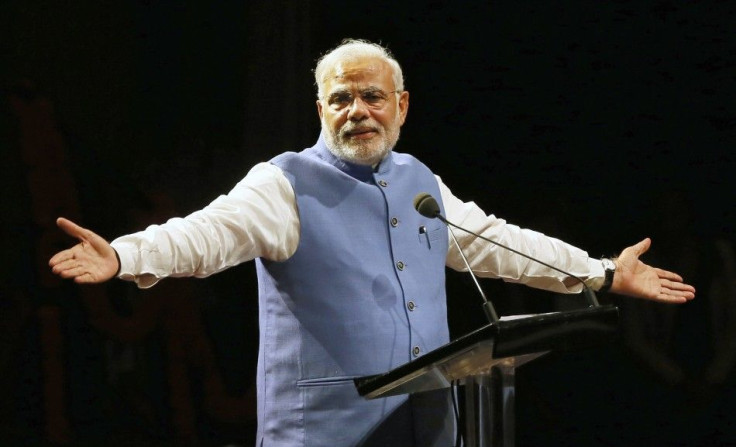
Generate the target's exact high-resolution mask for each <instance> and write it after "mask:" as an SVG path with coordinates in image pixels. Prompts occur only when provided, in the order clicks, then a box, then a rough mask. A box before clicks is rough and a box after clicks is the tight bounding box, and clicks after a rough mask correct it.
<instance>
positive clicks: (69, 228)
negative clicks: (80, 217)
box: [56, 217, 86, 240]
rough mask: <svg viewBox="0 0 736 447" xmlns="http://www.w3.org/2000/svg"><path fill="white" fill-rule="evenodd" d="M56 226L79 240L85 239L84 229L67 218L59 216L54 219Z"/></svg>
mask: <svg viewBox="0 0 736 447" xmlns="http://www.w3.org/2000/svg"><path fill="white" fill-rule="evenodd" d="M56 226H58V227H59V228H61V229H62V230H63V231H64V233H66V234H68V235H69V236H71V237H73V238H76V239H79V240H84V239H85V233H86V231H85V229H84V228H82V227H80V226H79V225H77V224H75V223H74V222H72V221H71V220H69V219H65V218H63V217H59V218H58V219H56Z"/></svg>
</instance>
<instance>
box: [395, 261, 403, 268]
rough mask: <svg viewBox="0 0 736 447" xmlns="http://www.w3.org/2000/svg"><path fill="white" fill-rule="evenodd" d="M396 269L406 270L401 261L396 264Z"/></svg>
mask: <svg viewBox="0 0 736 447" xmlns="http://www.w3.org/2000/svg"><path fill="white" fill-rule="evenodd" d="M396 268H397V269H399V270H404V263H403V262H401V261H399V262H397V263H396Z"/></svg>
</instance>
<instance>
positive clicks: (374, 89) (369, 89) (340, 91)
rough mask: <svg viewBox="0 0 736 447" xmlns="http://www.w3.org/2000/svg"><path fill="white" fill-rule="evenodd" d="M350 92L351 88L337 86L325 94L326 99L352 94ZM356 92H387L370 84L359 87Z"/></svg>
mask: <svg viewBox="0 0 736 447" xmlns="http://www.w3.org/2000/svg"><path fill="white" fill-rule="evenodd" d="M352 93H353V92H352V91H351V89H348V88H344V87H339V88H337V89H336V90H334V91H332V92H330V94H329V95H327V99H332V98H334V97H336V96H339V95H344V94H352ZM358 93H359V94H361V95H362V94H365V93H382V94H384V95H386V94H387V93H386V92H385V91H383V89H381V88H380V87H376V86H375V85H370V86H368V87H366V88H362V89H359V90H358Z"/></svg>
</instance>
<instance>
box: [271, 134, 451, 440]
mask: <svg viewBox="0 0 736 447" xmlns="http://www.w3.org/2000/svg"><path fill="white" fill-rule="evenodd" d="M271 162H272V163H273V164H274V165H276V166H278V167H280V168H281V169H282V170H283V172H284V174H285V175H286V177H287V178H288V179H289V181H290V182H291V184H292V186H293V188H294V192H295V194H296V203H297V207H298V210H299V216H300V223H301V228H300V240H299V245H298V248H297V250H296V252H295V253H294V255H293V256H292V257H291V258H289V259H288V260H286V261H284V262H273V261H268V260H264V259H258V260H257V271H258V283H259V324H260V347H259V358H258V374H257V376H258V379H257V382H258V418H259V427H258V440H259V443H261V445H265V446H279V447H282V446H353V445H362V446H368V445H376V446H378V445H380V446H389V445H397V446H399V445H400V446H403V447H406V446H412V445H417V446H418V445H421V446H423V447H424V446H431V445H434V444H435V443H436V442H440V443H441V445H450V444H451V443H452V442H453V438H452V410H451V407H449V406H448V403H449V401H448V399H447V394H448V393H447V392H445V391H443V392H442V393H437V392H430V393H420V394H418V395H415V396H412V397H408V396H396V397H391V398H386V399H376V400H366V399H364V398H362V397H360V396H358V394H357V391H356V390H355V387H354V385H353V382H352V379H353V378H355V377H358V376H363V375H368V374H378V373H382V372H386V371H388V370H390V369H392V368H395V367H397V366H399V365H401V364H404V363H406V362H409V361H411V360H413V359H415V358H417V357H418V356H421V355H422V354H424V353H426V352H429V351H431V350H433V349H435V348H437V347H439V346H441V345H443V344H445V343H447V342H448V341H449V333H448V327H447V310H446V298H445V259H446V255H447V229H446V228H445V227H444V225H443V224H442V223H441V222H440V221H439V220H436V219H434V220H433V219H427V218H425V217H423V216H421V215H420V214H419V213H417V212H416V210H415V209H414V207H413V199H414V196H415V195H416V194H418V193H420V192H428V193H430V194H432V195H433V196H434V197H436V198H438V200H439V198H440V191H439V187H438V185H437V181H436V179H435V177H434V175H433V174H432V173H431V172H430V170H429V169H428V168H427V167H426V166H424V165H423V164H421V163H420V162H419V161H418V160H416V159H415V158H414V157H412V156H410V155H406V154H399V153H391V154H390V155H389V156H388V157H387V158H386V159H385V160H384V161H382V162H381V164H380V165H379V166H378V168H377V169H376V170H375V171H374V169H373V168H371V167H368V166H360V165H355V164H351V163H347V162H344V161H342V160H339V159H337V158H336V157H335V156H334V155H333V154H332V153H331V152H329V150H328V149H327V148H326V147H325V145H324V142H323V140H322V138H320V140H319V141H318V143H317V144H316V145H315V146H314V147H312V148H309V149H305V150H304V151H302V152H300V153H293V152H289V153H284V154H282V155H280V156H278V157H276V158H274V159H273V160H272V161H271ZM440 207H441V208H442V204H441V203H440ZM443 213H444V209H443ZM448 420H449V425H450V428H449V430H448Z"/></svg>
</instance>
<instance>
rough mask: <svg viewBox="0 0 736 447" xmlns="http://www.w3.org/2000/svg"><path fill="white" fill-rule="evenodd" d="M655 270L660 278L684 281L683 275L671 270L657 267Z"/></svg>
mask: <svg viewBox="0 0 736 447" xmlns="http://www.w3.org/2000/svg"><path fill="white" fill-rule="evenodd" d="M654 271H655V272H657V276H658V277H659V278H660V279H667V280H670V281H677V282H682V276H680V275H678V274H677V273H675V272H670V271H669V270H662V269H660V268H655V269H654Z"/></svg>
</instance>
